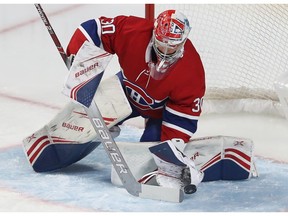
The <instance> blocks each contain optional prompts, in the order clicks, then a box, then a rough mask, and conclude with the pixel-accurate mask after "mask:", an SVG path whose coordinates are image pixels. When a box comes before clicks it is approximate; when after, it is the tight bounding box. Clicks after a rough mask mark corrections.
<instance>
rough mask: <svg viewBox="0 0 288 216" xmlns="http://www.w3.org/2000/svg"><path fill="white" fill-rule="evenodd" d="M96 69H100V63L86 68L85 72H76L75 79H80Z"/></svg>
mask: <svg viewBox="0 0 288 216" xmlns="http://www.w3.org/2000/svg"><path fill="white" fill-rule="evenodd" d="M96 67H98V62H96V63H94V64H92V65H90V66H88V67H86V68H84V69H83V70H80V71H78V72H76V73H75V78H77V77H79V76H81V75H83V74H86V73H87V72H89V71H91V70H93V69H95V68H96Z"/></svg>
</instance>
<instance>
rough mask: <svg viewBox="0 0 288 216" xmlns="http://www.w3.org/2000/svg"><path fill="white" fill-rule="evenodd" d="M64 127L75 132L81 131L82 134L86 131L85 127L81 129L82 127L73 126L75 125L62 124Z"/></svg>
mask: <svg viewBox="0 0 288 216" xmlns="http://www.w3.org/2000/svg"><path fill="white" fill-rule="evenodd" d="M62 127H65V128H68V129H70V130H74V131H80V132H83V130H84V127H80V126H77V125H73V124H70V123H66V122H63V123H62Z"/></svg>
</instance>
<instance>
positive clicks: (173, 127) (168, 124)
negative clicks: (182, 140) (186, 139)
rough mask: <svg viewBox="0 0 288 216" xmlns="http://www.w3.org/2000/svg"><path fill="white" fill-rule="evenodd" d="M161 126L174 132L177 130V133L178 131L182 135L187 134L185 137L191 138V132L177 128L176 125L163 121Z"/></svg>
mask: <svg viewBox="0 0 288 216" xmlns="http://www.w3.org/2000/svg"><path fill="white" fill-rule="evenodd" d="M162 124H163V125H165V126H166V127H169V128H172V129H174V130H178V131H180V132H182V133H184V134H187V135H189V136H190V137H192V136H193V133H192V132H191V131H188V130H185V129H184V128H181V127H179V126H177V125H174V124H170V123H168V122H165V121H163V122H162Z"/></svg>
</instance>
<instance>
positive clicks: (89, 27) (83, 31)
mask: <svg viewBox="0 0 288 216" xmlns="http://www.w3.org/2000/svg"><path fill="white" fill-rule="evenodd" d="M124 19H126V17H125V16H118V17H115V18H107V17H100V18H97V19H91V20H87V21H85V22H83V23H82V24H81V25H80V26H79V27H78V28H77V29H76V30H75V32H74V34H73V35H72V37H71V39H70V41H69V44H68V46H67V51H66V53H67V56H68V58H70V59H72V58H73V56H75V55H76V54H77V53H78V51H79V49H80V48H81V46H82V45H83V43H84V42H85V41H89V42H91V43H92V44H94V45H95V46H97V47H99V48H101V49H104V50H105V51H107V52H109V53H111V54H115V51H114V50H115V46H116V42H115V41H116V38H117V37H119V36H118V35H119V32H121V29H122V25H123V22H122V21H123V20H124ZM71 62H72V61H71Z"/></svg>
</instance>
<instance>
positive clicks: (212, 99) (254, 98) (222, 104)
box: [154, 4, 288, 116]
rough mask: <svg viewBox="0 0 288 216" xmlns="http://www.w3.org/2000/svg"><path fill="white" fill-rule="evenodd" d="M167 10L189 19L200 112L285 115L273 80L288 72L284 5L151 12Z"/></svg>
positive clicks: (159, 7) (163, 6) (286, 8)
mask: <svg viewBox="0 0 288 216" xmlns="http://www.w3.org/2000/svg"><path fill="white" fill-rule="evenodd" d="M166 9H176V10H180V11H181V12H183V13H184V14H185V15H186V16H187V17H188V19H189V21H190V25H191V27H192V30H191V32H190V36H189V37H190V39H191V41H192V43H193V44H194V46H195V47H196V49H197V50H198V52H199V54H200V56H201V58H202V61H203V65H204V68H205V72H206V86H207V90H206V94H205V97H204V99H205V100H204V105H203V113H211V112H217V113H219V112H240V111H246V112H255V113H265V114H276V115H281V116H284V115H285V114H284V108H283V105H282V106H281V104H280V102H279V97H278V95H277V92H276V90H275V81H277V80H278V79H279V77H280V76H281V75H282V74H285V73H288V71H287V67H288V43H287V40H288V25H287V22H288V5H277V4H247V5H244V4H231V5H228V4H222V5H221V4H203V5H201V4H190V5H187V4H179V5H177V4H172V5H167V4H156V5H155V8H154V10H155V17H157V15H158V14H159V13H161V12H162V11H163V10H166Z"/></svg>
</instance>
